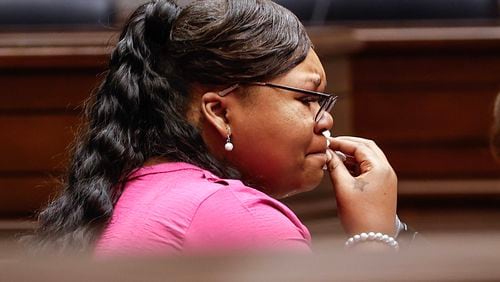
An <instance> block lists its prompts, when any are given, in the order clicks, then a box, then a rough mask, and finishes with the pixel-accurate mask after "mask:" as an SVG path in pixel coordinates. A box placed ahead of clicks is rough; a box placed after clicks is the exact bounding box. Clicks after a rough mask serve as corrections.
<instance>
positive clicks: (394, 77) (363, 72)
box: [351, 28, 500, 179]
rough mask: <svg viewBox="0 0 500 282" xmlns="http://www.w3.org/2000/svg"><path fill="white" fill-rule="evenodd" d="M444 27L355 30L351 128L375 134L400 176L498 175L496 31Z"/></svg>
mask: <svg viewBox="0 0 500 282" xmlns="http://www.w3.org/2000/svg"><path fill="white" fill-rule="evenodd" d="M450 29H451V28H447V29H443V30H441V32H442V34H441V36H437V34H439V32H440V29H439V28H435V29H432V30H430V32H429V34H432V35H430V36H428V37H426V33H423V32H421V31H419V30H415V29H413V30H412V29H408V30H406V29H404V28H400V29H399V30H398V29H393V30H392V34H389V33H387V32H386V30H384V29H366V30H360V31H358V35H359V38H360V39H361V40H363V39H364V42H365V49H364V50H363V51H362V52H360V53H358V54H356V55H355V56H353V58H352V60H351V75H352V85H353V94H352V96H353V128H354V132H355V134H356V135H361V136H366V137H368V138H371V139H374V140H375V141H376V142H377V143H378V144H379V145H380V146H381V147H382V148H383V149H384V151H385V153H386V155H387V156H388V158H389V160H391V162H392V165H393V166H394V168H395V169H396V171H397V173H398V175H399V177H400V178H403V179H404V178H462V179H463V178H478V177H491V178H497V179H498V178H500V167H499V166H498V165H497V163H496V162H495V161H494V160H493V157H492V156H491V154H490V152H489V144H488V142H489V134H490V127H491V125H492V123H493V117H492V113H493V101H494V98H495V97H496V95H497V94H498V92H500V36H499V34H500V33H499V32H496V33H492V32H491V30H490V29H487V30H486V31H488V32H483V30H482V29H481V28H478V29H477V32H476V33H475V34H474V33H471V31H470V30H469V29H467V30H464V34H462V35H463V36H459V35H460V31H461V29H460V28H458V29H456V30H453V31H454V32H455V37H454V38H449V37H447V33H449V32H450ZM412 32H413V33H414V34H412ZM482 32H483V33H482ZM481 34H483V36H484V37H481V36H480V35H481ZM465 35H466V36H469V38H467V37H464V36H465Z"/></svg>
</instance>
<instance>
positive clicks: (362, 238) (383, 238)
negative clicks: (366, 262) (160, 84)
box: [345, 232, 399, 250]
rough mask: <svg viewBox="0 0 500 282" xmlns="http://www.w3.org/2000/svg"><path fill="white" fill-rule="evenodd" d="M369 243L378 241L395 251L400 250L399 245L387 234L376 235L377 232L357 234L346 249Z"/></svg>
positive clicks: (346, 245) (346, 244)
mask: <svg viewBox="0 0 500 282" xmlns="http://www.w3.org/2000/svg"><path fill="white" fill-rule="evenodd" d="M367 241H378V242H381V243H385V244H387V245H389V246H390V247H392V248H394V249H395V250H399V243H398V241H396V239H394V238H393V237H391V236H389V235H387V234H382V233H380V232H378V233H375V232H368V233H365V232H363V233H361V234H356V235H354V236H352V237H350V238H349V239H347V241H346V242H345V247H346V248H350V247H352V246H354V245H356V244H358V243H362V242H367Z"/></svg>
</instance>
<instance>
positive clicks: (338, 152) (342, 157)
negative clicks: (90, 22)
mask: <svg viewBox="0 0 500 282" xmlns="http://www.w3.org/2000/svg"><path fill="white" fill-rule="evenodd" d="M335 154H337V156H338V157H339V158H340V159H341V160H342V162H345V161H346V160H347V156H346V155H345V154H344V153H342V152H340V151H335Z"/></svg>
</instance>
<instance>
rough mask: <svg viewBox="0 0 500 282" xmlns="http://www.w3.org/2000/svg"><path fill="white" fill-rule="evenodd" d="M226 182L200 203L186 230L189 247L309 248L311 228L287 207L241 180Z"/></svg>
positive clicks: (187, 245)
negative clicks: (225, 184) (224, 185)
mask: <svg viewBox="0 0 500 282" xmlns="http://www.w3.org/2000/svg"><path fill="white" fill-rule="evenodd" d="M226 181H227V182H228V185H227V186H226V187H224V188H221V189H218V190H217V191H215V192H214V193H212V194H210V195H209V196H208V197H206V198H205V199H204V201H203V202H202V203H200V205H199V207H198V209H197V211H196V213H195V215H194V217H193V219H192V222H191V225H190V227H189V229H188V232H187V233H186V238H185V239H186V247H187V248H189V247H194V248H197V249H199V248H203V247H207V246H209V247H213V246H218V247H219V248H221V247H222V248H227V247H229V248H231V247H235V246H236V247H237V248H245V247H263V246H277V247H287V246H290V247H293V248H301V249H308V248H309V245H310V240H311V238H310V234H309V231H308V230H307V228H306V227H305V226H304V225H303V224H302V223H301V222H300V220H299V219H298V218H297V216H296V215H295V214H294V213H293V212H292V211H291V210H290V209H289V208H288V207H286V206H285V205H284V204H282V203H280V202H279V201H277V200H275V199H273V198H271V197H269V196H268V195H266V194H264V193H262V192H260V191H258V190H256V189H253V188H251V187H248V186H245V185H243V184H242V183H241V182H239V181H234V180H226Z"/></svg>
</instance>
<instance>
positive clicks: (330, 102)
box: [314, 96, 337, 122]
mask: <svg viewBox="0 0 500 282" xmlns="http://www.w3.org/2000/svg"><path fill="white" fill-rule="evenodd" d="M336 101H337V97H335V96H331V97H328V98H326V99H325V100H323V101H322V103H321V105H320V108H319V111H318V113H317V114H316V117H315V119H314V121H315V122H318V121H319V120H320V119H321V118H322V117H323V115H324V114H325V113H329V112H331V110H332V109H333V106H335V102H336Z"/></svg>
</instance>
